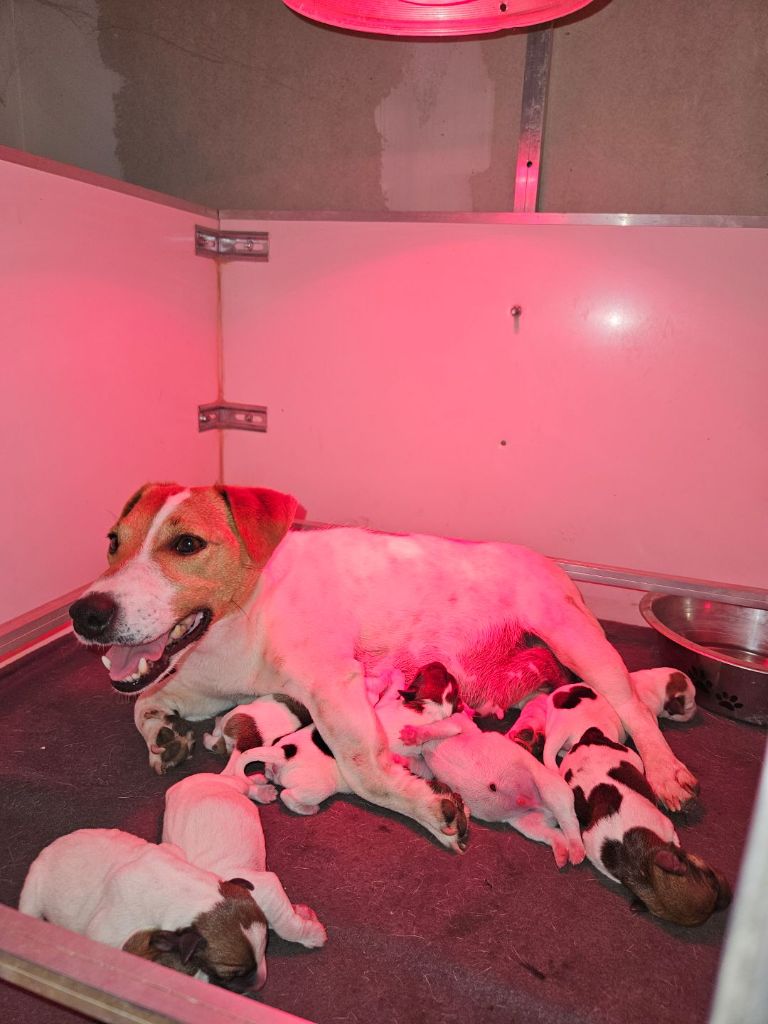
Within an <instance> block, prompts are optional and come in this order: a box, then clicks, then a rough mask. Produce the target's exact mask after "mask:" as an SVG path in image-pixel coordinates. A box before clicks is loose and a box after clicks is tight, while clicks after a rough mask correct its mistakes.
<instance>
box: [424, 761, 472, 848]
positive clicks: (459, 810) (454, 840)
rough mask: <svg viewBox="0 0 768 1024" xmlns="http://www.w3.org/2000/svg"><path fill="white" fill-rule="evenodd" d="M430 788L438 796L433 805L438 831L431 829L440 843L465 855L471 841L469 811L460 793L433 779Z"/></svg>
mask: <svg viewBox="0 0 768 1024" xmlns="http://www.w3.org/2000/svg"><path fill="white" fill-rule="evenodd" d="M429 787H430V789H431V790H432V792H433V793H435V794H437V799H436V800H435V802H434V803H433V814H434V818H435V823H436V826H437V831H435V829H434V828H433V829H431V831H433V832H434V834H435V835H436V836H437V838H438V839H439V840H440V842H441V843H442V844H443V845H444V846H447V847H449V849H453V850H456V851H458V852H459V853H464V851H465V850H466V848H467V843H468V841H469V811H467V810H466V808H465V807H464V801H463V800H462V799H461V796H460V795H459V794H458V793H453V792H451V790H450V788H449V787H448V786H446V785H445V783H443V782H438V780H437V779H432V780H431V782H430V783H429Z"/></svg>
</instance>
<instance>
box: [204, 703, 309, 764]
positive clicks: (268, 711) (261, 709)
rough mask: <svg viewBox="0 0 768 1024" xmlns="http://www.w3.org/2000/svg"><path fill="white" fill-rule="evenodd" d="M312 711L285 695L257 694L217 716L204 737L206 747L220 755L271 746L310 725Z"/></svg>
mask: <svg viewBox="0 0 768 1024" xmlns="http://www.w3.org/2000/svg"><path fill="white" fill-rule="evenodd" d="M310 721H311V719H310V717H309V712H308V711H307V709H306V708H305V707H304V706H303V704H299V702H298V701H297V700H293V698H291V697H287V696H285V695H284V694H270V695H268V696H266V697H257V698H256V699H255V700H254V701H251V703H250V704H239V705H238V706H237V707H236V708H232V710H231V711H228V712H227V714H226V715H221V716H219V717H218V718H217V719H216V723H215V725H214V727H213V729H212V730H211V732H207V733H205V735H204V736H203V746H204V747H205V749H206V750H213V751H214V752H215V753H217V754H231V753H232V751H233V750H238V751H241V752H242V751H243V750H250V749H251V748H252V747H261V746H269V745H270V744H271V743H274V742H275V740H277V739H280V737H281V736H287V735H288V733H289V732H295V731H296V730H297V729H301V728H302V726H305V725H309V723H310Z"/></svg>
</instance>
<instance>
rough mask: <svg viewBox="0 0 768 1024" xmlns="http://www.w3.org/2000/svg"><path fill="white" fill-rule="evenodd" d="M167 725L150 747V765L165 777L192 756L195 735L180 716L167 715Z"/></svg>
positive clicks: (159, 731)
mask: <svg viewBox="0 0 768 1024" xmlns="http://www.w3.org/2000/svg"><path fill="white" fill-rule="evenodd" d="M165 723H166V724H165V725H163V726H162V727H161V728H160V729H159V730H158V732H157V735H156V736H155V739H154V742H153V743H151V744H150V746H149V764H150V767H151V768H153V769H154V770H155V771H156V772H157V774H158V775H165V773H166V772H167V771H169V770H170V769H171V768H176V767H177V766H178V765H180V764H182V763H183V762H184V761H186V760H187V758H189V757H191V756H192V751H193V749H194V746H195V734H194V732H193V731H192V729H191V728H190V727H189V722H185V721H184V719H183V718H180V717H179V716H178V715H166V716H165Z"/></svg>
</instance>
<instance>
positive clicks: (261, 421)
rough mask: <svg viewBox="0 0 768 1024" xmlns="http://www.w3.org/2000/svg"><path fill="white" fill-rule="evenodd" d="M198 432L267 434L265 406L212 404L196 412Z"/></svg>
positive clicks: (234, 403) (230, 403)
mask: <svg viewBox="0 0 768 1024" xmlns="http://www.w3.org/2000/svg"><path fill="white" fill-rule="evenodd" d="M197 426H198V430H257V431H259V433H262V434H266V432H267V407H266V405H239V404H238V403H237V402H212V403H211V404H210V405H200V406H198V410H197Z"/></svg>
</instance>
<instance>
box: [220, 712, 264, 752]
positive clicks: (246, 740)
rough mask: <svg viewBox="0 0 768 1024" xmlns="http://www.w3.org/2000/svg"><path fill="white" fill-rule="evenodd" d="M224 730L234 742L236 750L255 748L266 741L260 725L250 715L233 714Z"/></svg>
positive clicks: (225, 734)
mask: <svg viewBox="0 0 768 1024" xmlns="http://www.w3.org/2000/svg"><path fill="white" fill-rule="evenodd" d="M222 732H223V734H224V736H228V737H229V738H230V739H231V740H232V741H233V742H234V747H235V750H253V748H254V747H260V746H262V745H263V743H264V740H263V739H262V736H261V732H260V731H259V727H258V725H256V723H255V722H254V720H253V719H252V718H251V717H250V715H244V714H238V715H232V717H231V718H230V720H229V721H228V722H227V724H226V725H225V726H224V728H223V730H222Z"/></svg>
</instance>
